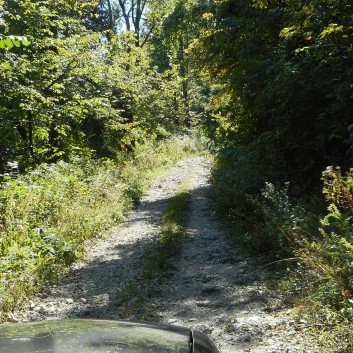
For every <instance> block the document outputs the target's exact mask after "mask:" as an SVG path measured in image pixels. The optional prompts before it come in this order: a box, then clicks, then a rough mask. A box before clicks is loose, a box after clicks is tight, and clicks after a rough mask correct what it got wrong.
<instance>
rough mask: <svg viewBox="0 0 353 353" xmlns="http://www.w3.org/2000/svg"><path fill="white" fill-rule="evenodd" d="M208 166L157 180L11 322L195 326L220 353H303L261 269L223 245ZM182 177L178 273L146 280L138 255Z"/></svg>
mask: <svg viewBox="0 0 353 353" xmlns="http://www.w3.org/2000/svg"><path fill="white" fill-rule="evenodd" d="M209 170H210V163H209V162H208V161H207V159H205V158H203V157H197V158H191V159H188V160H184V161H182V162H179V163H178V164H177V165H176V166H175V168H173V169H172V170H171V171H170V172H169V173H168V174H166V175H164V176H163V177H160V178H158V179H157V180H156V181H155V183H154V184H153V186H152V187H151V188H150V190H149V191H148V193H147V194H146V195H145V197H144V198H143V200H142V202H141V205H140V206H139V208H138V209H137V210H135V211H133V212H132V213H131V214H130V216H129V217H128V219H127V221H126V222H125V223H124V224H123V225H122V226H121V227H119V228H117V229H114V230H112V231H111V236H110V237H108V238H107V239H105V240H99V241H97V240H96V241H94V242H91V243H90V244H88V259H87V261H85V262H82V263H79V264H77V265H75V266H74V267H73V269H72V271H71V272H70V273H68V275H67V276H66V277H65V278H64V279H63V281H62V282H61V283H60V284H59V285H58V286H55V287H53V288H50V289H48V290H47V291H46V292H45V293H43V294H42V295H41V296H40V297H38V298H36V299H35V300H34V301H33V302H31V304H30V307H29V308H28V310H27V311H26V312H24V313H18V314H17V316H16V317H15V318H14V320H15V321H16V320H21V321H23V320H25V321H27V320H42V319H53V318H63V317H87V318H107V319H130V320H146V321H152V322H162V323H169V324H173V325H183V326H188V327H193V328H196V329H198V330H201V331H203V332H205V333H207V334H209V335H210V336H211V337H212V338H213V339H214V341H215V342H216V344H217V345H218V347H219V348H220V350H221V352H222V353H237V352H254V353H255V352H256V353H259V352H262V353H269V352H307V350H306V348H305V344H304V343H303V342H304V341H303V340H304V338H302V337H301V335H300V334H298V332H297V331H296V330H294V326H293V325H294V323H293V321H291V320H290V319H289V316H288V315H289V311H286V310H283V309H282V310H280V308H278V307H276V305H275V304H274V301H273V298H272V299H271V300H269V294H268V293H267V291H266V289H265V287H264V285H263V281H262V275H263V273H262V272H261V271H260V270H259V269H257V268H255V267H254V266H252V265H251V263H250V262H249V260H248V259H247V258H246V257H244V255H243V254H242V252H241V250H240V249H238V248H236V247H235V246H234V244H231V243H230V242H229V240H228V239H227V236H226V234H225V232H223V231H222V230H221V228H220V224H219V221H218V220H217V219H215V217H214V212H213V210H214V207H213V204H212V200H211V199H210V188H211V186H210V184H209V181H208V179H209ZM185 180H189V181H190V183H191V185H192V188H191V193H192V203H191V213H190V219H189V226H188V231H189V234H190V236H189V239H188V240H187V241H186V243H185V244H184V250H183V253H182V256H181V257H180V258H179V259H176V260H175V267H176V270H175V271H174V272H173V273H169V274H167V276H165V278H164V279H162V280H158V281H150V282H146V280H144V279H143V278H142V270H143V262H144V254H145V252H146V250H147V249H150V248H151V246H153V241H154V239H155V237H156V236H157V235H158V232H159V226H160V222H161V216H162V213H163V210H165V208H166V207H167V205H168V199H169V198H170V197H171V196H172V195H173V194H174V193H175V191H176V190H177V188H178V185H179V184H180V183H181V182H183V181H185ZM303 325H305V323H303ZM296 327H297V323H296ZM299 347H300V348H299ZM310 352H315V351H313V350H312V351H310Z"/></svg>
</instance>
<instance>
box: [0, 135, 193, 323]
mask: <svg viewBox="0 0 353 353" xmlns="http://www.w3.org/2000/svg"><path fill="white" fill-rule="evenodd" d="M195 153H197V147H196V146H195V144H194V142H193V140H192V139H189V138H187V137H184V138H179V139H178V138H174V139H173V140H170V141H163V142H146V143H144V144H141V145H138V146H136V148H135V151H134V153H133V154H120V155H119V156H118V160H117V161H113V160H109V159H103V160H102V159H101V160H94V159H91V158H89V157H86V158H82V157H81V158H75V159H73V160H72V161H70V163H67V162H63V161H62V162H58V163H56V164H51V165H41V166H39V167H37V168H36V169H34V170H33V171H31V172H30V173H27V174H25V175H23V176H20V177H18V178H17V179H14V180H12V179H11V178H5V179H4V181H3V183H2V185H1V189H0V215H1V227H0V234H1V248H0V313H1V317H0V319H4V318H5V316H6V313H7V312H9V311H12V310H14V309H18V308H19V307H21V305H22V304H25V303H26V301H28V299H29V298H30V297H31V295H33V294H34V293H36V292H38V291H40V290H41V288H42V287H43V286H44V285H48V284H53V283H56V281H57V280H58V279H59V278H60V276H61V275H62V274H63V273H64V271H66V270H67V269H68V268H69V266H70V265H71V264H72V263H73V262H74V261H77V260H78V259H80V258H82V256H84V243H85V240H87V239H90V238H92V237H102V236H103V234H104V230H107V229H108V228H109V227H111V226H113V225H115V224H117V223H119V222H121V221H122V220H123V219H124V218H125V216H126V213H127V212H128V211H129V210H130V209H131V207H133V205H134V204H135V203H136V202H138V200H139V198H140V196H141V195H142V194H143V193H144V191H145V190H146V187H148V185H149V182H150V180H151V178H153V177H155V176H156V175H157V174H158V173H162V172H163V171H165V170H166V169H167V168H168V167H170V166H171V165H173V164H174V163H175V162H176V161H177V160H180V159H182V158H187V157H190V156H191V155H194V154H195Z"/></svg>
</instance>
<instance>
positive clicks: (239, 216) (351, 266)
mask: <svg viewBox="0 0 353 353" xmlns="http://www.w3.org/2000/svg"><path fill="white" fill-rule="evenodd" d="M245 175H247V177H246V178H245V177H244V176H245ZM266 178H269V179H268V180H271V175H270V174H269V173H267V172H264V174H263V175H262V177H261V178H260V179H258V178H256V177H255V180H253V179H252V174H251V166H250V164H249V161H248V160H247V161H244V162H242V160H241V159H239V158H238V156H237V158H236V157H235V156H231V157H229V156H226V157H224V156H221V157H219V158H218V162H217V163H216V164H215V167H214V172H213V181H214V183H215V188H216V191H217V194H218V195H217V196H218V201H219V202H218V203H219V207H220V210H221V212H222V213H226V214H227V216H228V220H230V222H231V224H233V225H234V227H233V229H235V231H233V232H231V233H232V235H233V238H234V239H235V240H236V241H237V242H238V243H241V244H242V245H243V246H244V247H245V248H246V249H248V250H250V251H251V252H255V253H256V254H257V255H261V256H260V258H261V259H262V261H263V262H265V263H268V262H270V263H271V264H276V265H277V264H278V265H282V280H281V281H280V284H279V290H280V292H281V296H282V297H283V298H284V300H285V301H287V302H290V303H291V304H295V305H296V307H297V308H300V310H301V316H307V317H308V320H310V321H311V325H310V328H309V329H308V332H309V333H310V335H314V338H315V340H316V341H317V343H318V344H319V345H320V347H322V350H323V351H325V352H332V353H348V352H349V353H351V352H353V346H352V343H351V342H352V341H353V334H352V333H351V332H352V328H353V169H351V170H350V171H349V172H347V173H346V174H345V175H343V174H342V173H341V170H340V168H333V167H328V168H327V169H326V170H325V171H324V172H323V174H322V181H323V190H322V191H323V195H322V197H321V198H320V197H319V196H316V197H313V200H314V201H315V202H311V203H308V200H307V199H305V200H304V198H303V197H302V198H299V197H295V196H294V195H295V194H296V193H293V192H292V190H291V189H292V186H291V185H289V184H284V185H283V184H282V185H280V184H275V183H270V182H266ZM323 196H324V197H323ZM324 198H326V202H325V200H324ZM310 201H312V200H310ZM319 203H320V204H319ZM318 204H319V207H318ZM325 207H326V212H325V211H323V212H322V210H325ZM271 268H272V267H271ZM276 268H277V269H278V268H280V266H277V267H276ZM340 337H342V339H341V338H340Z"/></svg>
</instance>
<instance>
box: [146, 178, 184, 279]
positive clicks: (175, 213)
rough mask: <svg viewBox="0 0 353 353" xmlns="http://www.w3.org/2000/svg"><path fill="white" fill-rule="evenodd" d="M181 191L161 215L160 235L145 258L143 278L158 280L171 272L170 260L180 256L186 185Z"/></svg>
mask: <svg viewBox="0 0 353 353" xmlns="http://www.w3.org/2000/svg"><path fill="white" fill-rule="evenodd" d="M181 189H182V191H180V192H179V193H177V194H176V195H175V196H173V197H172V198H171V200H170V202H169V205H168V208H167V209H166V210H165V212H164V214H163V223H162V227H161V232H160V235H159V236H158V237H157V239H156V243H155V244H154V246H153V248H151V250H150V253H149V254H148V255H147V257H146V265H145V269H144V277H145V278H146V279H153V278H158V277H159V276H160V275H163V274H165V273H166V272H168V271H170V270H173V268H174V267H173V262H172V260H173V259H174V258H175V257H176V256H178V255H180V253H181V250H182V247H183V242H184V240H185V238H186V237H187V232H186V229H185V227H186V222H187V219H188V213H189V204H190V193H189V192H187V191H186V190H187V184H182V185H181Z"/></svg>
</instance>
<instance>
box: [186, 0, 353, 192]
mask: <svg viewBox="0 0 353 353" xmlns="http://www.w3.org/2000/svg"><path fill="white" fill-rule="evenodd" d="M350 13H351V4H350V2H349V1H347V0H342V1H337V2H332V1H330V0H315V1H311V2H309V3H308V2H305V1H292V0H286V1H254V2H252V3H251V2H249V1H237V2H234V1H229V0H228V1H226V0H225V1H217V2H210V4H209V6H208V11H207V12H205V13H204V15H203V19H204V24H203V28H202V29H201V30H200V36H199V37H198V38H196V39H195V40H194V42H193V45H192V47H191V54H190V55H191V56H192V57H193V62H194V63H195V65H196V66H197V67H199V69H201V70H203V71H204V72H205V73H207V74H208V76H209V77H210V78H211V80H212V81H211V83H213V84H214V85H215V89H214V90H213V92H212V97H211V100H210V104H209V105H208V107H207V113H208V116H209V119H206V120H205V130H206V131H207V133H208V134H209V136H210V137H211V138H212V139H213V140H214V141H215V143H216V144H217V145H218V146H220V147H221V148H223V147H230V146H235V147H236V148H239V147H241V148H242V147H243V146H246V147H247V146H249V148H254V149H255V148H256V145H254V144H253V141H254V139H255V140H256V139H258V138H260V137H261V136H262V135H263V134H272V135H273V136H275V139H276V143H274V144H273V145H272V151H269V153H272V156H271V159H272V160H273V161H274V162H275V163H277V158H279V162H280V163H282V165H283V168H284V169H285V170H286V171H287V172H288V174H287V175H286V178H283V176H284V175H283V173H282V171H283V168H281V169H278V174H277V175H276V173H274V174H273V178H274V179H271V180H268V181H271V182H282V183H283V182H286V181H290V182H292V183H293V184H295V185H296V187H297V188H298V190H299V191H300V192H302V193H303V192H313V191H314V190H315V189H314V188H313V186H317V184H318V180H319V178H320V174H321V171H322V170H323V169H324V168H325V167H326V165H329V164H332V163H336V164H341V165H343V166H347V158H346V153H347V151H348V147H347V145H346V141H347V138H348V133H347V129H348V126H349V125H350V116H351V114H352V106H353V105H352V86H351V77H352V57H353V56H352V50H353V47H352V34H353V32H352V28H353V26H352V25H353V23H352V18H351V16H350V15H349V14H350ZM255 152H256V151H255ZM278 152H279V153H278ZM266 162H267V160H266V161H264V162H262V163H261V164H260V166H259V168H260V167H262V169H263V171H264V173H266V169H267V164H266Z"/></svg>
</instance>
